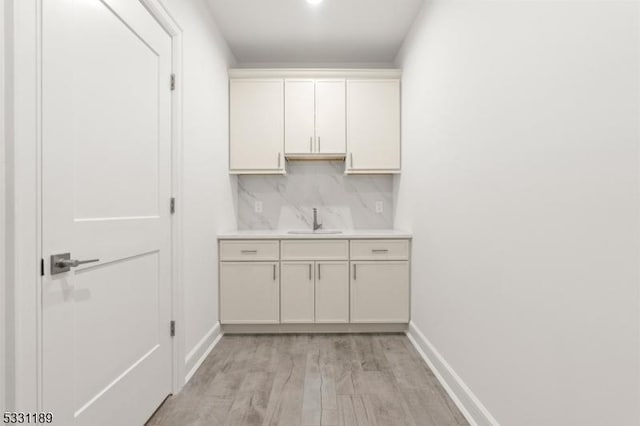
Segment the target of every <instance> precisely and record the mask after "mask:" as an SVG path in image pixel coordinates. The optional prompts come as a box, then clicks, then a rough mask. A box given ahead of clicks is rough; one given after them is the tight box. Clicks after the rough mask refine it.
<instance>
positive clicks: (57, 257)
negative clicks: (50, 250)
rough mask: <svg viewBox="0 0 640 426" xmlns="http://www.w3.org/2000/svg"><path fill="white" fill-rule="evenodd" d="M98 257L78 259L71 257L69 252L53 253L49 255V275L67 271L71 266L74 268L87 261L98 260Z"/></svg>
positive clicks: (93, 261)
mask: <svg viewBox="0 0 640 426" xmlns="http://www.w3.org/2000/svg"><path fill="white" fill-rule="evenodd" d="M99 261H100V259H87V260H78V259H71V253H62V254H54V255H53V256H51V275H55V274H61V273H63V272H68V271H69V270H71V268H76V267H78V266H80V265H84V264H87V263H95V262H99Z"/></svg>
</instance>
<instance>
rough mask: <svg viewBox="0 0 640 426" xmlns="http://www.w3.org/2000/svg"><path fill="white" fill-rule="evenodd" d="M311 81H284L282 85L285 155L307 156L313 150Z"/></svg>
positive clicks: (312, 92)
mask: <svg viewBox="0 0 640 426" xmlns="http://www.w3.org/2000/svg"><path fill="white" fill-rule="evenodd" d="M314 97H315V94H314V83H313V80H286V81H285V84H284V111H285V117H284V126H285V127H284V129H285V130H284V147H285V152H286V153H287V154H309V153H312V152H314V151H315V148H314V128H315V112H314Z"/></svg>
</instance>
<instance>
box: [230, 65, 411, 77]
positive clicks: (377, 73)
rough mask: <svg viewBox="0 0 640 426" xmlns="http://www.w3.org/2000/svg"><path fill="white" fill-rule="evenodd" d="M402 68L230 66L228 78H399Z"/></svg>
mask: <svg viewBox="0 0 640 426" xmlns="http://www.w3.org/2000/svg"><path fill="white" fill-rule="evenodd" d="M400 77H402V70H400V69H390V68H384V69H383V68H362V69H359V68H357V69H356V68H231V69H229V78H236V79H237V78H316V79H322V78H347V79H349V78H358V79H366V78H371V79H386V78H400Z"/></svg>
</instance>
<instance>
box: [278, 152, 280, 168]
mask: <svg viewBox="0 0 640 426" xmlns="http://www.w3.org/2000/svg"><path fill="white" fill-rule="evenodd" d="M278 168H280V153H278Z"/></svg>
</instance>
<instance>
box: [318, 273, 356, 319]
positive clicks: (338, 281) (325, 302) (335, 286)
mask: <svg viewBox="0 0 640 426" xmlns="http://www.w3.org/2000/svg"><path fill="white" fill-rule="evenodd" d="M316 322H317V323H348V322H349V262H339V261H336V262H329V261H326V262H316Z"/></svg>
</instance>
